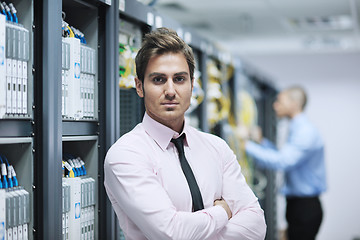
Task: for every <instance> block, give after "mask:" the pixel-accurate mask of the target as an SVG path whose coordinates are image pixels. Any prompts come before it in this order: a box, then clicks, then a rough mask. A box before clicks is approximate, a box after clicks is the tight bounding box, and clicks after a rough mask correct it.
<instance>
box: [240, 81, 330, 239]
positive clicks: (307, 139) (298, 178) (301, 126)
mask: <svg viewBox="0 0 360 240" xmlns="http://www.w3.org/2000/svg"><path fill="white" fill-rule="evenodd" d="M306 100H307V97H306V93H305V91H304V90H303V89H302V88H301V87H291V88H288V89H285V90H283V91H282V92H280V93H279V94H278V96H277V100H276V101H275V103H274V104H273V107H274V110H275V112H276V114H277V116H278V117H280V118H283V117H285V118H289V119H291V123H290V128H289V135H288V138H287V141H286V143H285V145H284V146H283V147H282V148H281V149H279V150H277V149H276V148H275V146H274V145H273V144H272V143H271V142H270V141H269V140H267V139H264V138H262V136H261V134H258V135H257V137H255V138H254V139H253V140H254V141H247V142H246V143H245V150H246V152H247V154H248V155H249V156H251V157H253V158H254V159H255V161H256V163H257V164H258V166H260V167H264V168H268V169H272V170H283V171H284V172H285V185H284V187H283V193H284V194H285V196H286V201H287V206H286V220H287V222H288V230H287V231H288V239H289V240H294V239H299V240H300V239H301V240H307V239H315V236H316V234H317V232H318V230H319V228H320V225H321V221H322V216H323V212H322V207H321V203H320V200H319V196H320V194H321V193H323V192H324V191H325V190H326V176H325V162H324V144H323V141H322V139H321V136H320V134H319V132H318V130H317V129H316V128H315V127H314V126H313V125H312V124H311V123H310V121H309V120H308V118H307V117H306V116H305V114H304V113H303V110H304V107H305V105H306Z"/></svg>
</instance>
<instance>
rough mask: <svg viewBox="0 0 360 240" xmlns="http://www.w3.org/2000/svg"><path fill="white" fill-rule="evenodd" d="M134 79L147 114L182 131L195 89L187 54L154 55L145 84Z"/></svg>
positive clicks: (146, 74)
mask: <svg viewBox="0 0 360 240" xmlns="http://www.w3.org/2000/svg"><path fill="white" fill-rule="evenodd" d="M135 81H136V91H137V93H138V95H139V96H140V97H144V102H145V108H146V112H147V114H148V115H149V116H150V117H151V118H153V119H154V120H156V121H158V122H160V123H162V124H164V125H165V126H168V127H170V128H172V129H173V130H175V131H178V132H179V131H181V128H182V125H183V121H184V114H185V111H186V110H187V109H188V108H189V106H190V99H191V93H192V88H193V81H192V79H191V78H190V73H189V67H188V64H187V62H186V59H185V56H184V55H183V54H182V53H166V54H164V55H159V56H155V57H152V58H150V60H149V63H148V65H147V68H146V71H145V76H144V83H142V82H141V81H140V80H139V79H135Z"/></svg>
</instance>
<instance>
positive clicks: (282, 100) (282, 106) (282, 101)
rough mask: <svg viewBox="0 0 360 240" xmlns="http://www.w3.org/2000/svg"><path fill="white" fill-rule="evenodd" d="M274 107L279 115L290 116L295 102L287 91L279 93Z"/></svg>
mask: <svg viewBox="0 0 360 240" xmlns="http://www.w3.org/2000/svg"><path fill="white" fill-rule="evenodd" d="M273 107H274V110H275V112H276V115H277V116H278V117H280V118H282V117H290V115H291V112H292V111H293V108H294V103H293V101H292V100H291V99H290V97H289V95H288V94H287V93H286V92H281V93H279V94H278V96H277V98H276V101H275V102H274V104H273Z"/></svg>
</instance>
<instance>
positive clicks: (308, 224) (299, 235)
mask: <svg viewBox="0 0 360 240" xmlns="http://www.w3.org/2000/svg"><path fill="white" fill-rule="evenodd" d="M286 202H287V204H286V220H287V222H288V230H287V231H288V233H287V234H288V240H314V239H315V236H316V234H317V233H318V231H319V228H320V225H321V221H322V218H323V211H322V208H321V203H320V200H319V198H318V197H287V198H286Z"/></svg>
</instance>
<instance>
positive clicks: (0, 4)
mask: <svg viewBox="0 0 360 240" xmlns="http://www.w3.org/2000/svg"><path fill="white" fill-rule="evenodd" d="M0 13H1V14H3V15H5V16H6V12H5V7H4V6H3V4H2V3H1V2H0Z"/></svg>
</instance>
